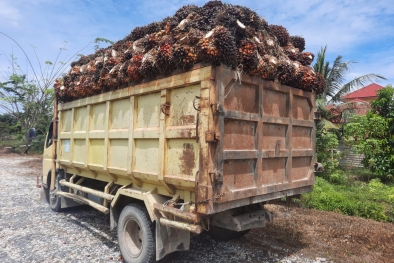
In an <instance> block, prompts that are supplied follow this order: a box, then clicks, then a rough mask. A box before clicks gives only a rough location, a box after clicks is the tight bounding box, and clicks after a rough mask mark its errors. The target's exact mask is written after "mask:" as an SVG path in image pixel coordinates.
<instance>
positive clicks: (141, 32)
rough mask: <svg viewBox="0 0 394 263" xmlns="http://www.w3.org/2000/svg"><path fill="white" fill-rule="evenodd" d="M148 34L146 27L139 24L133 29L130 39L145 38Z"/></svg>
mask: <svg viewBox="0 0 394 263" xmlns="http://www.w3.org/2000/svg"><path fill="white" fill-rule="evenodd" d="M145 35H146V27H144V26H143V27H139V26H137V27H136V28H134V29H133V30H132V31H131V34H130V39H131V40H132V41H136V40H138V39H140V38H143V37H144V36H145Z"/></svg>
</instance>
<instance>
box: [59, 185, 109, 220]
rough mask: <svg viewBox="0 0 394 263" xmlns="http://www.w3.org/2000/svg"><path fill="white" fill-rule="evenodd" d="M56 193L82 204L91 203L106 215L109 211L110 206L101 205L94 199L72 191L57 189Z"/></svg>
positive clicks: (90, 204)
mask: <svg viewBox="0 0 394 263" xmlns="http://www.w3.org/2000/svg"><path fill="white" fill-rule="evenodd" d="M56 194H57V195H60V196H63V197H66V198H70V199H73V200H75V201H77V202H80V203H82V204H85V205H89V206H91V207H93V208H95V209H97V210H99V211H100V212H102V213H104V214H106V215H107V214H108V213H109V208H106V207H104V206H102V205H99V204H97V203H96V202H93V201H91V200H89V199H87V198H85V197H83V196H80V195H75V194H70V193H66V192H62V191H57V192H56Z"/></svg>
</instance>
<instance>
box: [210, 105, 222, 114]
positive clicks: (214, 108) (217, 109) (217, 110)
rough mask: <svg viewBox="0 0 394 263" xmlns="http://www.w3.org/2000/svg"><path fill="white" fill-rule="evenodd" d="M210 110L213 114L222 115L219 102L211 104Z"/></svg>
mask: <svg viewBox="0 0 394 263" xmlns="http://www.w3.org/2000/svg"><path fill="white" fill-rule="evenodd" d="M211 109H212V111H213V113H214V114H220V113H223V112H224V111H223V106H222V105H221V104H220V103H219V102H215V103H211Z"/></svg>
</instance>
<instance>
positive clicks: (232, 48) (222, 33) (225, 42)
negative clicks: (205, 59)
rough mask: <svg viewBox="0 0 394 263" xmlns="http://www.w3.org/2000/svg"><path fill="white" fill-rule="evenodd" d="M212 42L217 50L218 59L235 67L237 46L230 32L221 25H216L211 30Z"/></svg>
mask: <svg viewBox="0 0 394 263" xmlns="http://www.w3.org/2000/svg"><path fill="white" fill-rule="evenodd" d="M213 44H214V45H215V47H216V48H217V49H218V50H219V60H220V62H222V63H223V64H225V65H228V66H232V67H235V66H236V62H237V61H236V58H237V46H236V45H235V39H234V37H233V36H232V35H231V33H230V32H229V31H228V30H227V29H226V28H225V27H223V26H217V27H216V28H215V29H214V31H213Z"/></svg>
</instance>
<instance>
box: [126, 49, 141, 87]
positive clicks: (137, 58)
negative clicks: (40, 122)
mask: <svg viewBox="0 0 394 263" xmlns="http://www.w3.org/2000/svg"><path fill="white" fill-rule="evenodd" d="M142 58H143V54H135V55H134V56H133V58H132V59H131V63H130V65H129V66H128V67H127V74H128V75H129V77H130V81H131V82H132V83H138V82H140V81H141V80H142V74H141V70H140V67H141V64H142Z"/></svg>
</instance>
